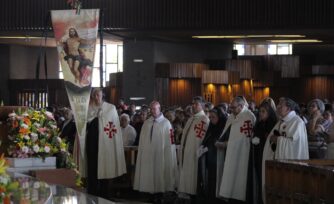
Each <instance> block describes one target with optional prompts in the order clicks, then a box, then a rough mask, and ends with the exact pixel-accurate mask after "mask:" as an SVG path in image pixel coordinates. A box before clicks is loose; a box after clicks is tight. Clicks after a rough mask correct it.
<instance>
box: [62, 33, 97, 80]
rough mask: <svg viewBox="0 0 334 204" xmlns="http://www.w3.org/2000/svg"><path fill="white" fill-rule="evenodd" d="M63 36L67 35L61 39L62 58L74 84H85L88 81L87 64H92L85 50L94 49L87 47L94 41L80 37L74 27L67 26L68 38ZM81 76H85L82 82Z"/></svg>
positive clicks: (91, 46)
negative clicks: (72, 77)
mask: <svg viewBox="0 0 334 204" xmlns="http://www.w3.org/2000/svg"><path fill="white" fill-rule="evenodd" d="M65 37H67V36H64V37H63V40H62V45H63V51H64V53H63V54H64V60H65V61H66V62H67V64H68V67H69V69H70V71H71V73H72V74H73V76H74V82H75V84H76V85H80V86H87V85H89V82H87V66H90V67H91V66H92V64H93V63H92V60H91V59H89V57H87V50H88V51H90V50H94V49H87V47H88V48H93V47H94V46H95V45H94V42H93V41H91V40H86V39H82V38H80V37H79V35H78V32H77V30H76V29H75V28H69V29H68V38H65ZM83 48H85V49H83ZM92 52H94V51H92ZM81 69H83V70H81ZM83 76H84V78H85V79H84V82H83V81H82V78H83Z"/></svg>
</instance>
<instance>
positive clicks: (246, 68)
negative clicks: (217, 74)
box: [225, 59, 262, 79]
mask: <svg viewBox="0 0 334 204" xmlns="http://www.w3.org/2000/svg"><path fill="white" fill-rule="evenodd" d="M225 67H226V70H228V71H236V72H239V74H240V79H259V78H260V73H259V72H261V71H262V67H261V65H260V64H259V63H258V62H257V61H255V60H248V59H238V60H234V59H231V60H226V64H225Z"/></svg>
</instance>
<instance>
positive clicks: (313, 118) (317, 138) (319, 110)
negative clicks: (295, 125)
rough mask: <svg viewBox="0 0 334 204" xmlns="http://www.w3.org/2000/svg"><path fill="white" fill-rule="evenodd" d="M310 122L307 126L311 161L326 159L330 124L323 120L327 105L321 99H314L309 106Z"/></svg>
mask: <svg viewBox="0 0 334 204" xmlns="http://www.w3.org/2000/svg"><path fill="white" fill-rule="evenodd" d="M307 110H308V113H309V117H310V118H309V121H308V123H307V124H306V129H307V137H308V142H309V153H310V158H311V159H321V158H324V156H325V152H326V149H327V144H326V137H327V133H326V130H327V129H328V128H329V126H330V122H329V121H327V120H326V119H324V118H323V116H322V114H323V112H324V111H325V104H324V103H323V102H322V101H321V100H320V99H313V100H311V101H310V102H309V103H308V105H307Z"/></svg>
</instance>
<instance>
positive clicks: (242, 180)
mask: <svg viewBox="0 0 334 204" xmlns="http://www.w3.org/2000/svg"><path fill="white" fill-rule="evenodd" d="M230 109H231V112H232V114H231V115H229V117H228V119H227V122H226V125H225V128H224V130H223V134H222V136H224V135H225V134H226V131H230V133H229V135H228V140H227V143H226V142H222V143H221V142H217V144H216V146H217V147H218V148H224V147H226V145H227V149H226V156H225V162H224V164H223V166H224V168H223V175H222V178H221V179H219V178H217V182H221V183H220V188H219V197H223V198H227V199H235V200H238V201H246V190H247V175H248V162H249V152H250V145H251V138H252V135H253V127H254V124H255V120H256V118H255V116H254V114H253V113H252V112H251V111H250V110H248V107H247V102H246V101H245V99H244V98H243V97H241V96H237V97H236V98H234V99H233V101H232V103H231V106H230ZM227 134H228V133H227ZM217 159H218V161H217V167H219V166H222V164H220V163H221V161H224V160H223V159H222V158H220V157H219V155H218V157H217ZM219 171H221V170H220V169H217V173H219ZM217 186H219V184H217Z"/></svg>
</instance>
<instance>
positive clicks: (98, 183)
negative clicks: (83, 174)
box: [86, 89, 126, 197]
mask: <svg viewBox="0 0 334 204" xmlns="http://www.w3.org/2000/svg"><path fill="white" fill-rule="evenodd" d="M87 121H88V125H87V138H86V164H87V167H86V168H87V192H88V193H89V194H93V195H97V196H101V197H107V196H109V195H108V194H109V192H106V190H107V189H108V180H107V179H111V178H115V177H118V176H121V175H123V174H125V173H126V165H125V158H124V149H123V140H122V132H121V127H120V124H119V118H118V115H117V111H116V108H115V106H114V105H112V104H110V103H106V102H104V101H103V100H102V90H100V89H93V91H92V94H91V98H90V102H89V108H88V117H87Z"/></svg>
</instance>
